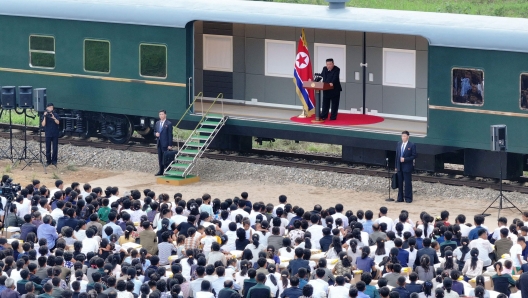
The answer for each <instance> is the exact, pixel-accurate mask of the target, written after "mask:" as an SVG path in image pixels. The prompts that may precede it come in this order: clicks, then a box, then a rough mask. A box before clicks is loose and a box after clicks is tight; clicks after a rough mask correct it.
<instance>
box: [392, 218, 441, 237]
mask: <svg viewBox="0 0 528 298" xmlns="http://www.w3.org/2000/svg"><path fill="white" fill-rule="evenodd" d="M398 222H400V221H399V220H398V221H395V222H394V224H393V227H392V231H393V232H394V233H396V224H397V223H398ZM402 224H403V231H402V236H403V233H405V232H409V233H411V235H412V236H414V229H413V227H412V225H411V224H410V223H408V222H402ZM429 227H431V232H432V230H433V229H434V227H433V225H429V226H428V227H427V229H428V230H429ZM422 228H423V226H422ZM422 230H423V229H422ZM397 235H398V234H396V236H397ZM428 235H429V234H428Z"/></svg>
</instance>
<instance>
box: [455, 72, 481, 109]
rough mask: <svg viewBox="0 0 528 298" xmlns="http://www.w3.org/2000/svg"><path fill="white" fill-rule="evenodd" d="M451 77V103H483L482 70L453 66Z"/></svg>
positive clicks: (478, 104)
mask: <svg viewBox="0 0 528 298" xmlns="http://www.w3.org/2000/svg"><path fill="white" fill-rule="evenodd" d="M451 79H452V90H451V93H452V96H453V97H452V101H453V103H455V104H463V105H474V106H481V105H483V104H484V71H482V70H480V69H469V68H453V76H452V77H451Z"/></svg>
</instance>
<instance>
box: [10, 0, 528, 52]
mask: <svg viewBox="0 0 528 298" xmlns="http://www.w3.org/2000/svg"><path fill="white" fill-rule="evenodd" d="M0 15H12V16H25V17H37V18H50V19H65V20H80V21H92V22H105V23H119V24H136V25H147V26H160V27H173V28H183V27H185V25H186V24H187V23H189V22H191V21H195V20H200V21H216V22H231V23H243V24H260V25H274V26H290V27H303V28H320V29H332V30H348V31H362V32H363V31H364V32H379V33H392V34H409V35H420V36H423V37H424V38H426V39H427V40H428V41H429V44H430V45H433V46H446V47H456V48H470V49H485V50H499V51H513V52H528V19H522V18H505V17H491V16H477V15H462V14H448V13H432V12H416V11H399V10H384V9H369V8H353V7H347V8H344V9H329V8H328V7H327V6H322V5H305V4H289V3H271V2H260V1H242V0H169V1H167V0H46V1H42V0H2V5H0Z"/></svg>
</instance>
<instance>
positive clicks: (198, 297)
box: [194, 291, 215, 298]
mask: <svg viewBox="0 0 528 298" xmlns="http://www.w3.org/2000/svg"><path fill="white" fill-rule="evenodd" d="M194 297H195V298H215V296H214V295H213V293H211V292H202V291H200V292H198V293H196V294H194Z"/></svg>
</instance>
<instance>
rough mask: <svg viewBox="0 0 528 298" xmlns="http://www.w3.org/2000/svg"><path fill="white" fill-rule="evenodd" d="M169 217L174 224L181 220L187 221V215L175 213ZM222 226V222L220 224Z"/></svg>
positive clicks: (179, 222)
mask: <svg viewBox="0 0 528 298" xmlns="http://www.w3.org/2000/svg"><path fill="white" fill-rule="evenodd" d="M171 219H172V220H173V221H174V222H175V223H176V226H177V225H179V224H181V223H182V222H186V221H187V216H183V215H181V214H176V215H173V216H172V217H171ZM222 226H224V224H222Z"/></svg>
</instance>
